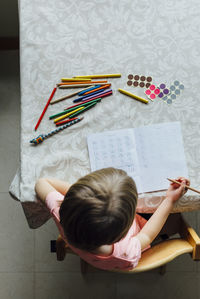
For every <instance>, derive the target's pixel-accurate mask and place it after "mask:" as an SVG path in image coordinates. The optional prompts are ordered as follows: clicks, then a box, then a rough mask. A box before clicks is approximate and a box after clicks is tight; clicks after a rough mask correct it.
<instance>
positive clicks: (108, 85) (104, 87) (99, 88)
mask: <svg viewBox="0 0 200 299" xmlns="http://www.w3.org/2000/svg"><path fill="white" fill-rule="evenodd" d="M110 85H111V84H105V85H102V86H100V87H97V88H96V89H93V90H90V91H86V92H84V94H83V95H87V94H91V93H93V92H95V91H98V90H101V89H103V90H104V89H106V88H108V87H110Z"/></svg>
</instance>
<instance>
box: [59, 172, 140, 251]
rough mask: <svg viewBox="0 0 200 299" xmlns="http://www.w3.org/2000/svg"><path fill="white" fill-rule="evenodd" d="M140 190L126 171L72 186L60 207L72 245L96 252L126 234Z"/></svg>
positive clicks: (88, 178) (84, 179) (98, 174)
mask: <svg viewBox="0 0 200 299" xmlns="http://www.w3.org/2000/svg"><path fill="white" fill-rule="evenodd" d="M137 196H138V194H137V189H136V185H135V182H134V181H133V179H132V178H131V177H129V176H128V175H127V174H126V172H125V171H123V170H121V169H115V168H104V169H101V170H97V171H95V172H92V173H90V174H88V175H86V176H84V177H82V178H80V179H79V180H78V181H77V182H76V183H75V184H73V185H72V186H71V187H70V188H69V190H68V192H67V194H66V195H65V198H64V201H63V202H62V204H61V207H60V223H61V225H62V227H63V229H64V232H65V235H66V238H67V240H68V241H69V243H70V244H71V245H73V246H74V247H76V248H79V249H83V250H94V249H96V248H98V247H99V246H101V245H110V244H113V243H115V242H118V241H119V240H121V239H122V238H123V237H125V235H126V234H127V232H128V230H129V228H130V226H131V224H132V222H133V219H134V216H135V210H136V204H137Z"/></svg>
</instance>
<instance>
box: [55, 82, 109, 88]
mask: <svg viewBox="0 0 200 299" xmlns="http://www.w3.org/2000/svg"><path fill="white" fill-rule="evenodd" d="M103 84H104V83H103ZM88 86H94V83H85V84H70V85H61V86H58V88H59V89H65V88H80V87H88Z"/></svg>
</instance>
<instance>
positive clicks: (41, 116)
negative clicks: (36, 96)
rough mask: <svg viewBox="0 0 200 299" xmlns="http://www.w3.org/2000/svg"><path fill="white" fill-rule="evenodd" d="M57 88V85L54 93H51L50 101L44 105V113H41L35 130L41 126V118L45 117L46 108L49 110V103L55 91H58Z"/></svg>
mask: <svg viewBox="0 0 200 299" xmlns="http://www.w3.org/2000/svg"><path fill="white" fill-rule="evenodd" d="M56 89H57V88H56V87H55V88H54V89H53V91H52V93H51V95H50V97H49V99H48V101H47V103H46V106H45V107H44V110H43V111H42V114H41V115H40V118H39V119H38V122H37V124H36V126H35V131H36V130H37V128H38V127H39V124H40V122H41V120H42V118H43V116H44V114H45V112H46V110H47V108H48V106H49V104H50V102H51V100H52V98H53V96H54V94H55V92H56Z"/></svg>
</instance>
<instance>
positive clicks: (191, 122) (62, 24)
mask: <svg viewBox="0 0 200 299" xmlns="http://www.w3.org/2000/svg"><path fill="white" fill-rule="evenodd" d="M19 11H20V65H21V165H20V167H19V171H18V173H17V174H16V176H15V179H14V180H13V182H12V184H11V186H10V192H11V194H12V195H13V196H14V197H15V198H17V199H19V200H20V202H21V203H22V206H23V208H24V211H25V215H26V217H27V220H28V223H29V225H30V227H32V228H36V227H39V226H40V225H42V224H43V223H44V222H45V221H46V220H47V219H48V218H49V213H48V211H46V210H45V208H44V207H43V206H42V205H41V204H40V203H39V202H38V201H37V199H36V197H35V192H34V184H35V181H36V179H37V178H39V177H41V176H42V177H47V176H48V177H57V178H60V179H64V180H67V181H69V182H71V183H73V182H75V181H76V180H77V179H78V178H79V177H80V176H82V175H85V174H87V173H89V172H90V165H89V157H88V150H87V143H86V136H87V135H88V134H90V133H94V132H102V131H104V130H108V129H109V130H112V129H120V128H134V127H138V126H142V125H148V124H153V123H161V122H168V121H180V122H181V127H182V132H183V141H184V149H185V155H186V160H187V165H188V170H189V177H190V179H191V185H192V186H193V187H196V188H198V187H199V186H200V171H199V164H200V137H199V123H200V120H199V110H200V109H199V65H200V55H199V52H200V33H199V32H200V18H199V13H200V2H199V1H198V0H191V1H186V0H180V1H172V0H171V1H161V0H160V1H159V0H154V1H147V0H140V1H136V0H121V1H114V0H84V1H83V0H79V1H71V0H60V1H55V0H49V1H44V0H34V1H29V0H20V1H19ZM98 73H121V74H122V77H121V78H119V79H110V80H109V81H110V82H111V83H112V89H113V95H112V96H109V97H107V98H105V99H103V100H102V102H101V103H99V104H98V105H97V106H96V107H95V108H93V109H92V110H89V111H88V112H87V113H85V114H84V120H83V121H82V122H80V123H78V124H76V125H74V126H72V127H71V128H68V129H66V130H64V131H62V132H61V133H59V134H57V135H55V136H53V137H51V138H49V139H48V140H45V141H44V142H43V143H42V144H40V145H38V146H31V145H30V143H29V141H30V140H31V139H32V138H33V137H36V136H38V135H39V134H41V133H48V132H49V131H51V130H53V129H54V125H53V123H52V121H50V120H49V119H48V117H49V116H50V115H51V114H54V113H56V112H59V111H62V109H63V108H65V107H67V106H69V104H70V105H71V103H72V99H68V100H65V101H63V102H60V103H58V104H55V105H51V106H49V108H48V110H47V112H46V114H45V116H44V118H43V120H42V122H41V124H40V126H39V128H38V130H37V132H35V131H34V126H35V125H36V123H37V120H38V118H39V116H40V114H41V112H42V110H43V108H44V106H45V104H46V102H47V100H48V98H49V95H50V93H51V92H52V89H53V87H54V86H55V84H56V83H58V82H59V81H60V78H61V77H71V76H77V75H87V74H98ZM128 74H138V75H145V76H152V78H153V82H154V83H155V84H156V85H157V84H159V83H166V84H167V86H170V85H171V83H173V82H174V80H179V81H180V82H181V83H183V84H184V86H185V89H184V91H183V92H182V93H181V95H180V96H178V97H177V99H176V100H174V102H173V104H171V105H167V104H166V103H165V102H164V101H162V100H158V99H156V100H155V101H154V102H149V104H148V105H145V104H143V103H140V102H138V101H135V100H132V99H131V98H129V97H126V96H124V95H122V94H120V93H119V92H118V91H117V89H118V88H123V89H126V90H129V91H132V92H133V93H135V94H137V95H139V96H142V97H144V89H143V88H139V87H138V88H134V87H133V86H127V83H126V82H127V76H128ZM70 92H71V90H58V91H56V94H55V97H54V98H58V97H60V96H62V95H65V94H68V93H70ZM174 154H175V155H176V153H174ZM180 175H181V174H180ZM164 194H165V192H154V193H149V194H141V195H140V200H139V205H138V211H140V212H142V211H143V212H152V211H154V210H155V209H156V207H157V206H158V205H159V204H160V202H161V201H162V199H163V196H164ZM199 208H200V197H199V196H198V194H196V193H191V192H188V193H187V196H184V197H183V198H182V199H181V200H180V201H179V202H178V203H177V205H176V206H175V208H174V212H176V211H181V212H182V211H189V210H196V209H199Z"/></svg>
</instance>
